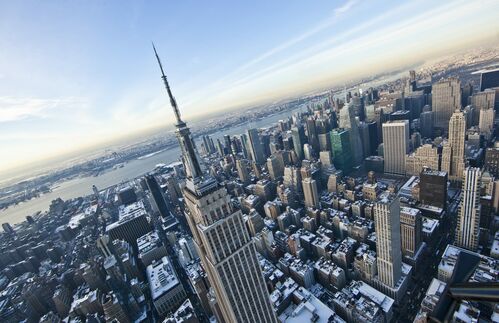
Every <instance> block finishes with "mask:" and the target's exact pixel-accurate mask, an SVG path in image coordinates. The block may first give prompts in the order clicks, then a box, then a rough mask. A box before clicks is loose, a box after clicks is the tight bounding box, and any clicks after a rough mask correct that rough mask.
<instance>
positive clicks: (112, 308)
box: [102, 292, 130, 323]
mask: <svg viewBox="0 0 499 323" xmlns="http://www.w3.org/2000/svg"><path fill="white" fill-rule="evenodd" d="M102 308H103V309H104V317H105V319H106V322H120V323H128V322H130V319H129V318H128V315H127V314H126V312H125V308H124V304H123V303H122V302H120V300H119V299H118V297H116V294H114V293H113V292H110V293H107V294H105V295H103V296H102Z"/></svg>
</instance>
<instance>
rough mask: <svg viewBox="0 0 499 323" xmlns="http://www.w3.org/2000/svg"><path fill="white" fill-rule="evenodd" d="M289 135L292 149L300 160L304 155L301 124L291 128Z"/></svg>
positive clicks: (303, 136) (303, 135) (303, 137)
mask: <svg viewBox="0 0 499 323" xmlns="http://www.w3.org/2000/svg"><path fill="white" fill-rule="evenodd" d="M291 136H292V138H293V149H294V151H295V153H296V156H298V159H300V160H302V159H303V158H304V157H305V155H304V154H303V145H304V144H305V130H304V129H303V126H302V125H301V124H298V125H297V126H296V127H293V128H292V129H291Z"/></svg>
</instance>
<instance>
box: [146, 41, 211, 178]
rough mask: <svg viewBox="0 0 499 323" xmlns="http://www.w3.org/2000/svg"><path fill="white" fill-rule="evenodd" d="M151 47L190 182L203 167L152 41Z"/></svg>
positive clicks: (201, 175) (198, 176) (197, 176)
mask: <svg viewBox="0 0 499 323" xmlns="http://www.w3.org/2000/svg"><path fill="white" fill-rule="evenodd" d="M152 48H153V49H154V54H155V55H156V59H157V60H158V64H159V68H160V69H161V78H162V79H163V82H164V83H165V87H166V91H167V92H168V96H169V97H170V104H171V105H172V108H173V112H175V117H176V118H177V123H176V124H175V127H177V130H176V131H175V132H176V134H177V139H178V142H179V144H180V148H181V149H182V160H183V162H184V169H185V173H186V175H187V179H189V181H190V182H191V183H194V182H195V181H197V180H198V179H200V178H202V177H203V169H202V167H201V163H200V162H199V156H198V153H197V150H196V146H195V145H194V140H192V137H191V132H190V130H189V128H188V127H187V124H186V123H185V122H184V121H182V119H181V118H180V112H179V110H178V107H177V101H175V98H174V97H173V95H172V91H171V90H170V85H169V84H168V80H167V79H166V75H165V72H164V71H163V65H161V60H160V59H159V56H158V52H157V51H156V47H154V43H153V44H152Z"/></svg>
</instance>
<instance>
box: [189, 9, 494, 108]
mask: <svg viewBox="0 0 499 323" xmlns="http://www.w3.org/2000/svg"><path fill="white" fill-rule="evenodd" d="M494 3H495V4H497V2H494V1H487V0H485V1H481V2H479V3H474V2H469V1H465V0H457V1H449V2H445V3H442V4H441V5H437V6H435V7H433V8H432V9H431V10H429V11H426V12H424V13H420V14H416V15H409V16H407V18H406V19H403V20H400V19H393V17H400V16H401V15H408V13H410V12H412V11H413V9H414V6H416V7H417V6H420V5H421V1H418V2H414V3H412V2H411V3H406V4H403V5H401V6H397V7H394V8H393V9H391V10H388V11H387V12H385V13H383V14H381V15H378V16H375V17H374V18H372V19H370V20H366V21H364V22H362V23H360V24H358V25H355V26H353V27H352V28H350V29H347V30H345V31H343V32H341V33H339V34H335V36H334V37H331V38H326V39H322V40H321V42H320V43H317V44H316V45H312V46H307V48H305V49H303V50H300V51H295V52H294V53H293V54H292V55H290V56H288V57H286V58H285V59H283V60H280V61H277V62H270V61H269V63H268V64H266V65H265V66H263V67H261V68H257V69H254V68H253V69H251V73H241V74H239V77H237V76H235V77H233V78H232V79H230V80H229V81H226V82H224V83H225V84H217V87H218V89H217V90H215V91H213V90H212V89H210V93H212V94H213V93H216V95H215V96H213V95H212V96H210V97H209V98H207V97H203V98H202V100H201V101H197V100H196V99H197V95H192V97H191V98H192V99H191V100H192V101H190V102H188V103H189V105H192V106H195V105H197V104H199V103H201V102H202V104H203V105H204V106H206V107H208V106H209V107H217V106H218V107H223V106H224V104H223V102H231V101H232V102H236V101H235V100H237V102H238V103H239V106H241V105H244V104H246V105H247V104H251V102H250V101H251V100H253V101H256V99H257V98H262V97H264V96H266V98H265V99H269V97H270V96H275V97H277V96H282V95H286V93H285V92H286V91H288V92H289V91H290V89H291V88H292V89H293V90H298V89H299V88H300V87H301V90H302V91H304V90H306V89H305V87H307V86H308V87H314V86H319V83H318V82H325V81H327V79H329V80H331V79H334V77H338V76H341V75H344V73H346V71H347V69H350V71H351V72H352V73H350V75H352V76H355V77H357V76H356V75H354V74H353V72H354V71H353V70H355V71H356V72H358V71H359V69H363V71H364V73H366V72H367V73H370V72H371V70H373V68H374V69H375V68H378V69H379V68H380V64H379V63H380V62H379V59H380V57H385V58H386V57H391V59H392V60H391V61H390V62H388V61H386V60H385V61H384V62H381V63H382V65H384V66H387V65H388V64H392V67H396V65H395V64H400V63H401V62H403V61H407V60H408V59H409V57H414V56H415V55H416V56H418V55H419V57H420V58H426V57H427V56H425V55H428V54H429V53H431V52H436V51H437V50H441V49H444V47H445V46H450V45H451V44H450V43H452V42H456V41H457V40H456V39H454V38H455V36H456V35H459V32H456V31H455V29H452V32H453V34H454V35H453V34H451V35H449V34H448V33H449V30H448V28H446V27H447V25H449V24H455V23H456V22H458V21H459V20H466V18H467V17H469V16H470V15H474V14H477V13H479V12H481V11H482V10H484V8H489V7H490V6H497V5H494ZM352 6H354V4H351V5H350V7H347V6H345V7H344V8H342V9H341V11H342V12H345V11H348V10H349V8H352ZM338 10H340V9H338ZM419 12H420V11H419ZM392 21H393V22H392ZM496 25H497V24H496ZM491 27H492V26H491ZM463 28H464V27H463ZM461 29H462V28H461ZM461 29H460V30H461ZM482 36H483V35H482ZM295 39H300V37H297V38H295ZM396 43H398V44H399V45H398V46H397V44H396ZM402 44H403V45H402ZM366 53H369V54H368V55H367V54H366ZM395 53H397V55H395ZM260 57H262V56H260ZM353 57H357V59H353V60H352V58H353ZM349 59H350V61H349ZM253 61H255V60H253ZM253 61H251V62H253ZM346 61H348V64H347V63H345V62H346ZM375 61H376V62H377V63H378V64H377V65H376V66H372V65H370V64H371V63H370V62H375ZM378 65H379V66H378ZM247 93H250V95H249V96H248V95H247ZM196 94H197V93H196ZM295 94H296V92H295ZM243 103H244V104H243ZM226 104H227V103H226ZM226 104H225V105H226ZM233 106H238V105H233ZM226 107H228V106H227V105H226Z"/></svg>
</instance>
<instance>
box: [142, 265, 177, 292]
mask: <svg viewBox="0 0 499 323" xmlns="http://www.w3.org/2000/svg"><path fill="white" fill-rule="evenodd" d="M146 271H147V280H148V282H149V289H150V291H151V297H152V299H153V300H155V299H157V298H159V297H161V296H162V295H163V294H165V293H167V292H168V291H169V290H171V289H172V288H174V287H175V286H177V285H178V284H180V281H179V280H178V278H177V273H175V270H174V269H173V266H172V264H171V263H170V259H169V258H168V257H163V258H161V260H160V261H155V262H153V263H152V264H151V265H149V266H147V270H146Z"/></svg>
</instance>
